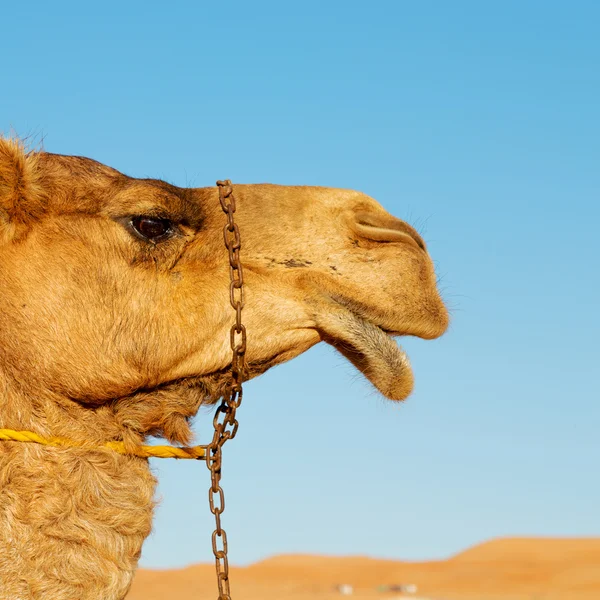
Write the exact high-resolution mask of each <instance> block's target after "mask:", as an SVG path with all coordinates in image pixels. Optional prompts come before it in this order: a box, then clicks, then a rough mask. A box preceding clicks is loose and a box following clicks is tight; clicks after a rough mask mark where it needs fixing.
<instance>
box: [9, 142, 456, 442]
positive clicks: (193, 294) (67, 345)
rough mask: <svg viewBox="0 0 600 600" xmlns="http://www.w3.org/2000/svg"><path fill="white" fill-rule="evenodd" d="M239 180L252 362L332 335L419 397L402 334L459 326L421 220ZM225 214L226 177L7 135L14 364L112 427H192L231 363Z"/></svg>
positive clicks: (267, 361) (18, 381)
mask: <svg viewBox="0 0 600 600" xmlns="http://www.w3.org/2000/svg"><path fill="white" fill-rule="evenodd" d="M234 194H235V198H236V205H237V212H236V215H235V218H236V222H237V223H238V226H239V228H240V231H241V240H242V249H241V260H242V264H243V267H244V280H245V289H246V293H245V295H246V305H245V308H244V311H243V320H244V323H245V325H246V327H247V330H248V347H247V354H246V361H247V377H249V378H250V377H254V376H256V375H258V374H260V373H262V372H264V371H265V370H267V369H268V368H269V367H271V366H273V365H276V364H278V363H282V362H284V361H287V360H289V359H291V358H293V357H295V356H297V355H299V354H301V353H302V352H304V351H305V350H307V349H308V348H310V347H311V346H313V345H314V344H316V343H318V342H320V341H325V342H327V343H329V344H331V345H332V346H334V347H335V348H336V349H338V350H339V351H340V352H341V353H342V354H343V355H344V356H345V357H347V358H348V359H349V360H350V361H351V362H352V363H353V364H354V365H355V366H356V367H357V368H358V369H359V370H360V371H361V372H362V373H363V374H364V375H365V377H367V378H368V379H369V380H370V381H371V382H372V383H373V385H374V386H375V387H376V388H377V389H378V390H379V391H380V392H381V393H382V394H383V395H384V396H386V397H388V398H390V399H392V400H402V399H404V398H406V396H407V395H408V394H409V393H410V391H411V389H412V381H413V379H412V374H411V370H410V365H409V362H408V359H407V357H406V355H405V354H404V352H403V351H402V350H401V349H400V348H399V347H398V346H397V344H396V342H395V341H394V340H393V339H392V338H393V336H402V335H413V336H418V337H421V338H435V337H437V336H440V335H441V334H442V333H444V331H445V330H446V328H447V324H448V315H447V312H446V309H445V307H444V305H443V303H442V300H441V299H440V296H439V294H438V291H437V289H436V278H435V274H434V269H433V265H432V261H431V259H430V257H429V255H428V253H427V249H426V246H425V243H424V241H423V240H422V239H421V237H420V236H419V234H418V233H417V232H416V231H415V230H414V229H413V228H412V227H411V226H409V225H408V224H406V223H405V222H403V221H401V220H399V219H397V218H395V217H393V216H391V215H390V214H388V213H387V212H386V211H385V210H384V209H383V208H382V207H381V206H380V205H379V204H378V203H377V202H376V201H375V200H373V199H372V198H370V197H368V196H366V195H364V194H362V193H359V192H354V191H350V190H342V189H330V188H321V187H304V186H298V187H295V186H276V185H234ZM224 224H225V216H224V214H223V212H222V210H221V207H220V204H219V199H218V191H217V188H216V187H210V188H196V189H187V188H179V187H176V186H173V185H170V184H168V183H165V182H163V181H159V180H154V179H135V178H131V177H128V176H126V175H123V174H121V173H119V172H118V171H116V170H114V169H112V168H109V167H107V166H104V165H102V164H100V163H98V162H95V161H93V160H90V159H87V158H80V157H73V156H60V155H53V154H48V153H43V152H28V153H27V152H25V151H24V149H23V147H22V145H21V144H20V143H19V142H16V141H12V140H6V139H4V140H0V279H1V280H2V289H1V290H0V376H1V377H2V378H3V380H4V381H5V382H10V385H11V386H12V387H13V388H18V389H20V390H22V391H24V392H26V393H27V395H28V396H29V397H31V398H35V397H45V398H46V399H51V404H52V406H59V407H60V410H59V409H56V411H57V414H58V413H60V414H61V415H62V417H61V418H63V417H64V415H68V414H78V415H79V414H82V411H80V412H77V411H74V409H73V407H79V408H80V409H82V410H85V412H86V415H87V416H86V419H87V421H86V422H87V423H88V424H92V425H93V423H94V421H93V419H94V418H97V419H99V422H100V421H102V423H104V424H106V423H108V420H107V419H108V415H110V417H111V419H113V421H111V423H112V425H111V427H108V426H106V427H108V429H106V431H104V433H102V434H100V431H101V429H102V427H104V425H103V426H102V427H100V426H99V429H98V435H99V436H104V437H106V436H107V435H109V436H111V437H119V436H121V437H127V434H126V433H124V432H129V434H131V435H133V436H134V437H135V439H141V438H143V437H144V436H145V435H147V434H149V433H153V434H160V435H165V436H167V437H168V438H170V439H172V440H176V441H182V442H186V441H188V437H189V430H188V426H187V421H188V419H189V417H190V416H192V415H193V414H195V412H196V411H197V410H198V407H199V405H200V404H201V403H203V402H214V401H216V399H217V398H218V397H219V395H220V394H221V393H222V390H223V385H224V382H225V380H226V377H227V373H228V368H229V365H230V364H231V350H230V347H229V330H230V327H231V324H232V321H233V310H232V308H231V306H230V304H229V263H228V255H227V250H226V248H225V245H224V243H223V225H224ZM5 385H8V384H5ZM45 406H46V407H47V406H49V404H48V402H46V404H45ZM23 410H24V409H23ZM31 410H32V414H33V413H35V412H36V410H37V411H38V412H39V410H38V409H35V408H34V409H31ZM44 410H49V409H47V408H46V409H44ZM52 410H54V409H52ZM92 415H93V416H92ZM13 417H14V419H16V418H17V417H16V416H14V415H13ZM48 418H49V417H48ZM53 419H54V421H55V422H56V423H58V421H59V418H58V417H57V416H56V415H55V416H54V417H53ZM102 419H104V420H102ZM63 421H64V418H63ZM1 425H2V426H5V427H6V426H10V424H9V423H6V422H4V423H2V424H1ZM19 425H20V426H23V424H21V423H19V424H17V426H19ZM73 427H75V425H73ZM50 428H51V427H50ZM92 429H94V427H92ZM48 433H60V432H55V431H48ZM88 434H89V431H88ZM136 436H137V437H136Z"/></svg>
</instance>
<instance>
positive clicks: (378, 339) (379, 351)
mask: <svg viewBox="0 0 600 600" xmlns="http://www.w3.org/2000/svg"><path fill="white" fill-rule="evenodd" d="M318 328H319V330H320V331H322V333H323V339H324V341H326V342H327V343H329V344H331V345H332V346H333V347H334V348H336V349H337V350H338V351H339V352H340V353H341V354H342V355H344V356H345V357H346V358H347V359H348V360H349V361H350V362H351V363H352V364H353V365H354V366H355V367H356V368H357V369H358V370H359V371H360V372H361V373H362V374H363V375H364V376H365V377H366V378H367V379H368V380H369V381H370V382H371V383H372V384H373V385H374V386H375V387H376V388H377V389H378V390H379V391H380V392H381V393H382V394H383V395H384V396H385V397H386V398H389V399H390V400H404V399H405V398H406V397H407V396H408V395H409V394H410V392H411V391H412V387H413V376H412V371H411V369H410V363H409V360H408V357H407V356H406V354H405V353H404V351H403V350H402V348H400V347H399V346H398V344H397V343H396V342H395V340H394V339H393V338H392V336H391V335H389V334H388V333H387V332H386V331H385V330H384V329H383V328H382V327H380V326H379V325H376V324H375V323H373V322H372V321H370V320H369V319H367V318H365V317H364V316H362V315H359V314H357V313H356V311H354V310H352V309H351V308H349V307H346V306H344V305H343V304H341V303H340V302H335V303H334V304H333V303H332V305H330V306H329V307H328V310H325V311H324V312H323V313H322V314H320V315H318Z"/></svg>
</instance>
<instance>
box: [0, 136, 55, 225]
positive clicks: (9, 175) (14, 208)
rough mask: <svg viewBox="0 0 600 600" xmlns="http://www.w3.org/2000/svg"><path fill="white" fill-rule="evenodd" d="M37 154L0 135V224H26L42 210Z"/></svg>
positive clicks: (42, 201)
mask: <svg viewBox="0 0 600 600" xmlns="http://www.w3.org/2000/svg"><path fill="white" fill-rule="evenodd" d="M41 179H42V177H41V173H40V169H39V165H38V155H37V154H36V153H35V152H27V151H26V150H25V146H24V145H23V143H22V142H21V141H20V140H17V139H6V138H2V137H0V226H2V225H12V226H13V227H14V228H19V227H22V226H23V225H27V223H29V222H31V221H32V220H33V219H35V218H36V217H39V216H40V215H41V214H42V213H43V211H44V205H45V202H44V193H43V189H42V185H41Z"/></svg>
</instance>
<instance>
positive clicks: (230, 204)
mask: <svg viewBox="0 0 600 600" xmlns="http://www.w3.org/2000/svg"><path fill="white" fill-rule="evenodd" d="M217 187H218V188H219V200H220V202H221V208H222V209H223V212H224V213H225V214H226V215H227V224H226V225H225V226H224V227H223V239H224V241H225V246H227V250H228V252H229V273H230V284H229V299H230V301H231V306H232V307H233V309H234V310H235V323H234V324H233V325H232V327H231V331H230V343H231V351H232V353H233V354H232V362H231V380H230V381H229V383H228V384H227V387H226V390H225V393H224V394H223V399H222V401H221V404H220V405H219V407H218V408H217V411H216V412H215V417H214V419H213V425H214V429H215V431H214V435H213V439H212V441H211V443H210V444H209V445H208V446H207V453H206V465H207V467H208V469H209V470H210V477H211V486H210V489H209V491H208V501H209V505H210V511H211V512H212V514H213V515H214V516H215V524H216V528H215V530H214V531H213V534H212V547H213V553H214V555H215V566H216V569H217V585H218V587H219V596H218V599H217V600H231V592H230V589H229V562H228V559H227V534H226V533H225V530H224V529H223V527H222V525H221V514H222V513H223V511H224V510H225V496H224V494H223V488H221V467H222V458H223V454H222V448H223V444H224V443H225V442H226V441H227V440H230V439H233V438H234V437H235V434H236V433H237V430H238V422H237V419H236V418H235V413H236V410H237V409H238V408H239V406H240V404H241V402H242V381H243V377H244V355H245V353H246V328H245V327H244V325H243V324H242V309H243V308H244V288H243V285H244V276H243V272H242V263H241V262H240V247H241V242H240V230H239V229H238V226H237V224H236V223H235V222H234V220H233V213H234V212H235V198H234V197H233V187H232V185H231V181H229V180H226V181H217Z"/></svg>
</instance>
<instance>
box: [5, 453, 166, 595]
mask: <svg viewBox="0 0 600 600" xmlns="http://www.w3.org/2000/svg"><path fill="white" fill-rule="evenodd" d="M155 483H156V482H155V479H154V477H153V476H152V474H151V473H150V469H149V466H148V461H147V460H145V459H140V458H136V457H131V456H122V455H119V454H117V453H115V452H112V451H111V450H104V449H99V450H89V449H84V448H52V447H47V446H40V445H38V444H24V443H18V442H0V545H1V547H2V548H5V549H8V551H6V552H3V553H0V572H1V573H2V576H3V581H2V586H0V600H21V599H23V600H29V599H30V598H52V599H53V600H72V599H73V598H77V599H78V600H122V599H123V598H124V597H125V594H126V593H127V590H128V589H129V586H130V584H131V581H132V579H133V574H134V571H135V568H136V566H137V562H138V559H139V556H140V553H141V547H142V543H143V541H144V538H145V537H147V535H148V534H149V533H150V529H151V521H152V511H153V500H152V498H153V494H154V489H155ZM24 573H26V574H27V579H26V580H25V581H24V580H23V574H24ZM32 594H33V595H32Z"/></svg>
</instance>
